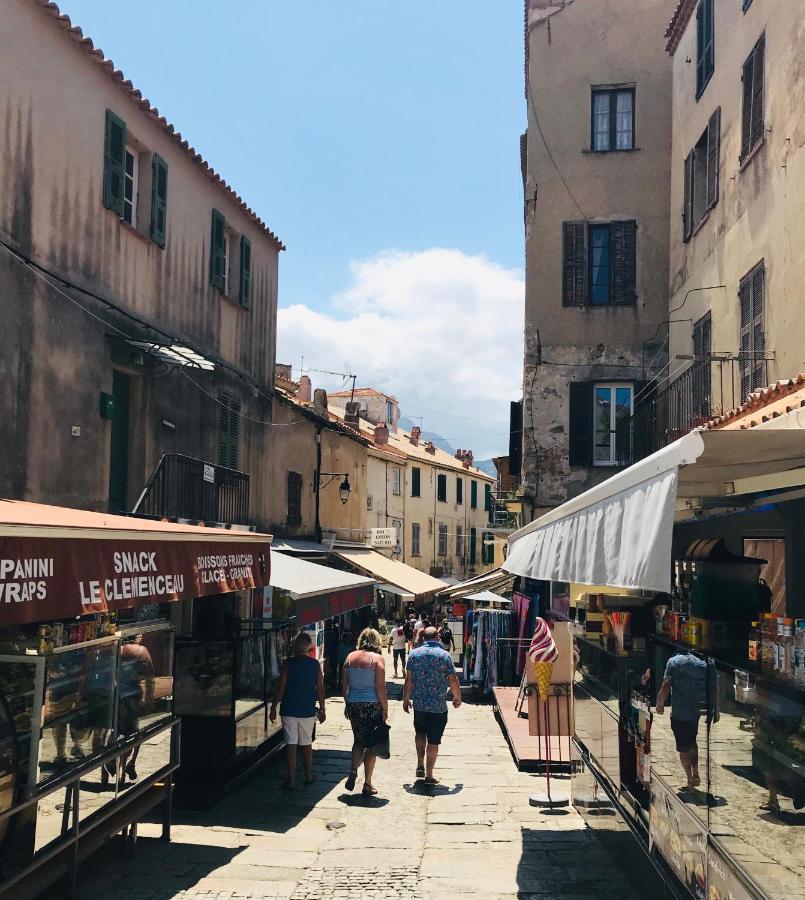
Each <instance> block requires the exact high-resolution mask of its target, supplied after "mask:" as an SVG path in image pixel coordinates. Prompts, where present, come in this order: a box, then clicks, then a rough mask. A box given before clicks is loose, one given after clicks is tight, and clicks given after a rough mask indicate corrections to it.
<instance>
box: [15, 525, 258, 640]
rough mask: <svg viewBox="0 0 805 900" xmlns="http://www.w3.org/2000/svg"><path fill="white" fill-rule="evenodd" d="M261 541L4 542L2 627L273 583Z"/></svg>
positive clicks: (65, 540) (39, 540)
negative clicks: (270, 581) (269, 580)
mask: <svg viewBox="0 0 805 900" xmlns="http://www.w3.org/2000/svg"><path fill="white" fill-rule="evenodd" d="M269 552H270V544H269V543H268V542H267V541H266V542H257V541H252V542H249V541H232V542H230V541H220V542H219V541H215V540H201V541H184V540H178V541H177V540H168V541H160V540H153V539H152V540H128V539H120V540H117V539H114V540H111V539H110V540H104V539H100V540H95V539H92V538H58V539H50V538H34V537H19V538H17V537H2V538H0V626H3V625H19V624H23V623H25V622H44V621H48V620H49V619H66V618H70V617H73V616H80V615H85V614H87V613H94V612H105V611H106V610H115V609H127V608H129V607H134V606H141V605H143V604H146V603H169V602H172V601H175V600H185V599H188V598H190V597H203V596H205V595H207V594H222V593H227V592H229V591H240V590H243V589H245V588H255V587H256V588H261V587H264V586H266V585H267V584H268V579H269Z"/></svg>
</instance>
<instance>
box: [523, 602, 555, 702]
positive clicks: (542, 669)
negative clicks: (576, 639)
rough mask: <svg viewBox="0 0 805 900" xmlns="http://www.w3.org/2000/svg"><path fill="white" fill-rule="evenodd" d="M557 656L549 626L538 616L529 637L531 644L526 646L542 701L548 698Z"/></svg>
mask: <svg viewBox="0 0 805 900" xmlns="http://www.w3.org/2000/svg"><path fill="white" fill-rule="evenodd" d="M558 656H559V651H558V650H557V649H556V643H555V642H554V639H553V635H552V634H551V629H550V626H549V625H548V623H547V622H546V621H545V619H540V618H538V619H537V627H536V628H535V629H534V636H533V637H532V638H531V645H530V646H529V648H528V658H529V659H530V660H531V662H532V663H534V669H535V671H536V674H537V690H538V691H539V698H540V700H542V701H545V700H547V699H548V692H549V691H550V689H551V674H552V673H553V664H554V663H555V662H556V660H557V658H558Z"/></svg>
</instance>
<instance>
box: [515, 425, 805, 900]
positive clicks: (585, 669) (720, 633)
mask: <svg viewBox="0 0 805 900" xmlns="http://www.w3.org/2000/svg"><path fill="white" fill-rule="evenodd" d="M803 466H805V441H803V439H802V434H801V432H799V433H797V432H796V431H751V430H749V431H733V432H696V433H693V434H690V435H688V436H687V437H685V438H683V439H681V440H680V441H677V442H676V443H675V444H672V445H670V446H669V447H667V448H665V450H663V451H660V452H659V453H658V454H655V455H654V456H653V457H649V458H648V459H646V460H643V461H642V462H640V463H637V464H636V465H635V466H632V467H631V468H630V469H627V470H625V471H623V472H620V473H618V474H617V475H615V476H613V477H612V478H610V479H609V480H608V481H607V482H604V483H603V484H601V485H599V486H598V487H596V488H594V489H592V490H591V491H588V492H587V493H586V494H583V495H581V496H580V497H577V498H575V499H574V500H571V501H569V502H568V503H567V504H564V505H563V506H561V507H558V508H557V509H556V510H554V511H552V512H551V513H549V514H548V515H547V516H544V517H543V518H542V519H539V520H537V521H536V522H534V523H532V524H531V525H530V526H528V527H527V528H525V529H522V530H521V531H520V532H518V533H516V534H515V535H513V536H512V539H511V545H510V552H509V556H508V559H507V561H506V564H505V565H506V568H507V569H509V570H510V571H512V572H513V573H516V574H519V575H521V576H525V577H530V578H536V579H542V580H545V581H548V582H566V583H568V584H569V585H570V590H569V592H568V595H569V597H570V599H571V603H570V605H569V608H568V617H569V618H570V619H571V620H572V621H573V623H574V624H573V630H574V633H575V644H576V654H577V658H578V663H577V666H576V672H575V675H574V715H575V737H574V742H575V744H576V747H577V749H578V752H579V755H580V758H581V760H582V761H583V763H584V766H585V768H586V770H587V772H588V773H590V774H592V775H593V776H594V777H595V783H596V785H597V801H598V802H599V803H607V804H611V805H612V806H614V808H615V809H616V810H617V811H618V813H619V814H620V815H621V816H622V817H623V819H625V820H626V822H628V824H629V826H630V828H631V829H632V831H633V833H634V834H635V836H636V837H637V838H638V840H639V841H640V844H641V846H642V847H643V849H644V850H645V851H646V852H647V853H648V854H650V859H651V860H652V862H654V864H655V866H656V868H657V869H658V870H659V871H660V872H661V873H662V874H663V875H664V876H665V877H666V878H667V879H668V881H669V883H672V884H673V885H674V886H675V889H678V890H681V891H682V892H683V893H686V894H687V895H690V896H693V897H697V898H714V897H729V896H733V897H756V898H772V900H778V898H783V897H792V896H798V895H800V894H801V893H802V885H803V883H805V853H803V851H802V846H803V845H802V841H801V839H800V836H799V829H801V828H802V826H803V825H805V810H803V806H804V805H805V690H803V687H805V590H803V587H805V583H804V582H803V573H802V570H801V566H800V565H799V564H798V560H797V558H796V550H797V549H798V548H801V547H802V542H803V525H805V516H803V508H802V504H803V499H802V497H803V493H802V485H805V469H804V468H803ZM771 539H773V540H774V541H777V542H778V543H779V544H780V545H781V547H782V548H783V549H784V550H785V562H784V564H781V565H779V566H778V567H777V568H776V569H774V570H772V568H771V563H770V562H769V559H770V555H769V554H766V555H765V556H763V555H762V554H761V552H760V551H761V550H763V547H764V544H763V543H762V542H763V541H768V540H771ZM750 551H755V552H754V553H753V552H750ZM781 552H782V551H781ZM755 554H756V555H755ZM781 572H783V573H784V577H781V575H780V573H781ZM764 574H765V575H767V576H769V578H770V584H767V583H766V581H765V579H764V578H763V575H764ZM770 585H771V586H770ZM580 586H586V587H583V588H582V589H581V590H580V589H579V587H580ZM672 659H675V661H674V662H673V663H672V665H671V666H670V668H669V666H668V663H669V660H672ZM798 660H799V661H800V663H801V665H800V664H798V662H797V661H798ZM676 673H687V674H685V678H689V679H691V680H690V681H689V682H687V683H686V682H685V681H684V680H682V679H681V675H680V674H676ZM691 673H693V674H691ZM694 675H695V677H694ZM666 676H668V684H667V685H666V686H665V687H663V683H664V682H665V681H666ZM674 684H675V685H676V686H675V688H674V690H672V691H671V696H670V699H668V698H667V696H666V695H667V692H668V689H669V688H670V687H671V686H672V685H674ZM674 691H676V693H678V697H677V698H676V700H677V705H676V707H675V706H674V700H675V696H674ZM686 696H687V698H688V699H685V698H686ZM691 697H693V700H691V699H690V698H691ZM658 701H659V703H660V705H661V706H662V705H664V704H666V703H667V706H668V708H669V709H670V716H669V711H668V709H666V710H663V712H662V714H658ZM683 703H685V704H686V705H687V706H688V707H690V706H691V704H692V709H693V712H692V713H688V714H686V716H682V712H681V711H684V709H685V707H683V705H682V704H683ZM675 710H676V716H677V723H678V724H679V722H680V721H681V722H682V724H683V725H684V729H682V730H685V729H687V730H685V735H687V736H684V735H682V730H680V728H679V727H676V726H675V727H674V728H673V729H672V726H671V717H672V716H674V714H675V712H674V711H675ZM696 729H698V733H697V731H696ZM680 735H682V736H680ZM683 745H684V746H683ZM680 748H681V749H680ZM696 751H697V753H698V766H695V765H694V764H693V763H692V760H693V759H695V757H696ZM684 765H687V766H688V769H683V766H684ZM585 777H586V775H585ZM578 780H579V781H581V779H578ZM575 790H576V780H575V779H574V791H575ZM585 793H586V794H589V789H585ZM587 799H588V798H586V797H585V801H586V800H587ZM585 805H586V802H585ZM580 806H581V805H580ZM588 808H589V807H588Z"/></svg>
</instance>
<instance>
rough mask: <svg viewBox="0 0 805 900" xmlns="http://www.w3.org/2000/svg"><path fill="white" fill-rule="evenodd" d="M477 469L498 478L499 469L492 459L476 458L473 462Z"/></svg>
mask: <svg viewBox="0 0 805 900" xmlns="http://www.w3.org/2000/svg"><path fill="white" fill-rule="evenodd" d="M472 464H473V465H474V466H475V468H476V469H480V470H481V471H482V472H483V473H484V474H486V475H491V476H492V477H493V478H497V474H498V470H497V469H496V468H495V464H494V463H493V462H492V460H491V459H476V460H473V463H472Z"/></svg>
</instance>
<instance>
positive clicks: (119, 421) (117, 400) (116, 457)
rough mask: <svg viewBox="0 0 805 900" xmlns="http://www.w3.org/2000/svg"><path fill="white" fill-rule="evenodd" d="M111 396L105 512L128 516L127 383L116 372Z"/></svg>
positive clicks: (128, 402) (127, 378)
mask: <svg viewBox="0 0 805 900" xmlns="http://www.w3.org/2000/svg"><path fill="white" fill-rule="evenodd" d="M112 396H113V397H114V403H113V405H112V437H111V441H110V451H109V453H110V455H109V512H113V513H115V512H128V511H129V509H128V493H129V413H130V405H131V379H130V378H129V376H128V375H125V374H124V373H123V372H118V371H117V370H115V371H114V372H113V373H112Z"/></svg>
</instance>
